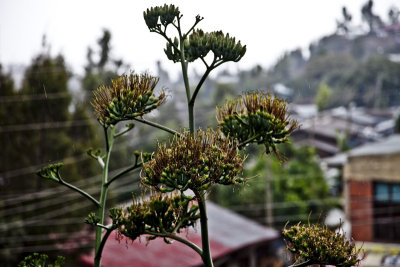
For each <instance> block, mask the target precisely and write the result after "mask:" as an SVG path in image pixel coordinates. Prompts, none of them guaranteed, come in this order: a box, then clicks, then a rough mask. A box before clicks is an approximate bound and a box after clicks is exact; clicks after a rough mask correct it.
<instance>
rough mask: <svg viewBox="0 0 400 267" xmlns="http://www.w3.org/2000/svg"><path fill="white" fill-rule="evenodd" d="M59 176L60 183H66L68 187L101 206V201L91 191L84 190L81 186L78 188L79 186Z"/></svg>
mask: <svg viewBox="0 0 400 267" xmlns="http://www.w3.org/2000/svg"><path fill="white" fill-rule="evenodd" d="M58 178H59V183H60V184H62V185H65V186H66V187H68V188H70V189H72V190H74V191H75V192H78V193H79V194H81V195H82V196H84V197H86V198H87V199H89V200H90V201H92V202H93V203H94V204H95V205H96V207H99V206H100V202H99V201H97V200H96V199H95V198H94V197H92V196H91V195H90V194H89V193H87V192H85V191H84V190H82V189H80V188H78V187H76V186H74V185H72V184H70V183H67V182H65V181H64V180H63V179H61V176H59V177H58Z"/></svg>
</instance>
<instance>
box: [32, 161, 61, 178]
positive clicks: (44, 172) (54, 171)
mask: <svg viewBox="0 0 400 267" xmlns="http://www.w3.org/2000/svg"><path fill="white" fill-rule="evenodd" d="M63 166H64V164H63V163H62V162H59V163H54V164H49V165H47V166H46V167H43V168H41V169H40V170H38V171H37V172H36V174H37V175H39V176H40V177H42V178H45V179H51V180H54V181H56V182H59V181H60V169H61V168H62V167H63Z"/></svg>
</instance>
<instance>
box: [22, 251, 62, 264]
mask: <svg viewBox="0 0 400 267" xmlns="http://www.w3.org/2000/svg"><path fill="white" fill-rule="evenodd" d="M48 259H49V256H47V255H46V254H39V253H33V254H32V255H29V256H26V257H25V258H24V259H23V260H22V261H21V262H20V263H19V264H18V267H31V266H35V267H36V266H43V267H45V266H48V267H61V266H64V264H65V258H64V257H62V256H57V259H56V260H55V262H54V264H51V263H48V262H47V260H48Z"/></svg>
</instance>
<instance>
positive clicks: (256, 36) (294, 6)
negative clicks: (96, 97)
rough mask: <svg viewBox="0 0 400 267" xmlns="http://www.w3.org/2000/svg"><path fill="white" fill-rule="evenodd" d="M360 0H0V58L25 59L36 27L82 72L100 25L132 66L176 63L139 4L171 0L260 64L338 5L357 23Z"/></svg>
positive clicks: (302, 41) (330, 22)
mask: <svg viewBox="0 0 400 267" xmlns="http://www.w3.org/2000/svg"><path fill="white" fill-rule="evenodd" d="M366 1H367V0H303V1H299V0H279V1H278V0H264V1H256V0H246V1H234V0H230V1H227V0H219V1H217V0H202V1H188V0H186V1H184V0H181V1H165V0H164V1H158V0H157V1H133V0H114V1H105V0H69V1H66V0H65V1H61V0H35V1H34V0H0V62H1V63H2V64H4V65H8V64H25V65H27V64H29V62H30V61H31V59H32V57H33V56H34V55H35V54H37V53H38V52H40V50H41V40H42V36H43V34H46V36H47V40H48V43H50V44H51V52H52V54H57V53H60V52H61V53H62V54H63V55H64V56H65V58H66V61H67V63H68V64H69V65H70V66H71V68H72V70H73V71H74V72H75V73H81V72H82V71H83V65H84V64H85V62H86V51H87V47H88V45H91V46H92V47H95V45H96V40H97V39H98V38H99V37H100V36H101V34H102V29H103V28H107V29H109V30H110V31H111V33H112V41H111V45H112V48H113V55H114V56H116V57H117V58H123V60H124V61H125V62H126V63H128V64H129V65H130V66H131V67H132V68H133V69H135V70H136V71H144V70H150V71H154V70H155V63H154V62H155V61H156V60H159V59H161V60H162V61H163V65H164V67H166V68H168V69H170V70H174V69H176V67H177V66H176V65H177V64H175V66H174V64H173V63H172V62H170V61H168V60H167V59H166V57H165V55H164V52H163V48H164V46H165V41H164V40H163V39H162V37H161V36H159V35H157V34H155V33H150V32H149V31H148V29H147V26H146V25H145V23H144V20H143V11H144V10H145V9H146V8H148V7H151V6H155V5H162V4H164V3H174V4H175V5H177V6H179V7H180V10H181V13H183V14H184V18H183V21H184V23H187V24H190V23H192V21H194V17H195V16H196V15H197V14H200V15H201V16H203V17H204V20H203V21H202V22H201V23H200V24H199V27H201V28H202V29H203V30H205V31H214V30H223V31H224V32H229V33H230V35H231V36H235V37H236V38H237V39H239V40H241V41H242V44H246V45H247V53H246V55H245V57H244V58H243V59H242V60H241V61H240V63H239V64H238V65H235V63H228V64H230V65H228V67H229V68H241V69H244V68H250V67H252V66H254V65H255V64H260V65H262V66H264V67H268V66H270V65H271V64H273V63H274V62H275V61H276V60H277V59H278V58H279V57H280V56H281V55H282V54H283V53H284V51H288V50H290V49H294V48H297V47H301V48H307V47H308V45H309V43H310V42H312V41H316V40H317V39H318V38H319V37H321V36H323V35H326V34H329V33H332V32H333V31H334V30H335V26H336V23H335V19H337V18H341V8H342V6H343V5H345V6H346V7H347V8H348V10H349V11H350V13H351V14H352V15H353V23H355V24H359V23H360V20H361V19H360V9H361V6H362V5H363V4H364V3H365V2H366ZM394 5H396V6H398V7H400V0H375V1H374V11H375V13H377V14H379V15H380V16H381V17H382V18H383V19H384V20H386V19H387V11H388V9H389V7H391V6H394Z"/></svg>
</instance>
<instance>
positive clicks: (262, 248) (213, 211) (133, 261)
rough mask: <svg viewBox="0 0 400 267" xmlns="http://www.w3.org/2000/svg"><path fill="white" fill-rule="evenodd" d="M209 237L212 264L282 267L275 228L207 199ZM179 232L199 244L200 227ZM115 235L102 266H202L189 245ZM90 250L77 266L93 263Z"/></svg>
mask: <svg viewBox="0 0 400 267" xmlns="http://www.w3.org/2000/svg"><path fill="white" fill-rule="evenodd" d="M207 212H208V218H209V220H208V221H209V237H210V246H211V252H212V256H213V261H214V266H216V267H217V266H221V267H222V266H223V267H236V266H237V267H239V266H240V267H246V266H249V267H262V266H265V267H266V266H271V267H278V266H283V263H282V260H281V259H280V257H279V253H283V252H284V251H285V247H284V244H283V242H282V240H281V239H280V238H279V237H280V234H279V232H278V231H276V230H274V229H272V228H267V227H264V226H262V225H260V224H258V223H256V222H253V221H251V220H249V219H247V218H244V217H242V216H240V215H238V214H236V213H233V212H231V211H229V210H227V209H225V208H222V207H220V206H218V205H216V204H214V203H211V202H208V205H207ZM197 228H198V229H190V230H189V231H188V233H182V236H183V237H184V238H187V239H189V240H190V241H191V242H193V243H195V244H196V245H198V246H199V247H201V235H200V227H199V225H198V226H197ZM115 237H116V236H115V234H114V235H111V236H110V238H109V239H108V241H107V243H106V245H105V247H104V251H103V257H102V266H104V267H108V266H111V267H112V266H120V267H125V266H141V267H153V266H154V267H155V266H157V267H158V266H162V267H168V266H176V267H178V266H182V267H184V266H202V261H201V258H200V256H199V255H198V254H197V253H196V252H194V251H193V250H192V249H191V248H189V247H187V246H185V245H183V244H181V243H179V242H176V241H175V242H173V243H172V244H166V243H165V242H164V241H163V239H162V238H157V239H155V240H152V241H150V242H149V243H147V242H146V240H145V239H144V238H143V239H142V240H141V242H140V241H135V242H130V241H128V242H126V243H125V241H121V242H119V241H117V240H116V238H115ZM93 257H94V252H92V253H91V255H84V256H82V257H81V260H80V264H79V265H80V266H93Z"/></svg>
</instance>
